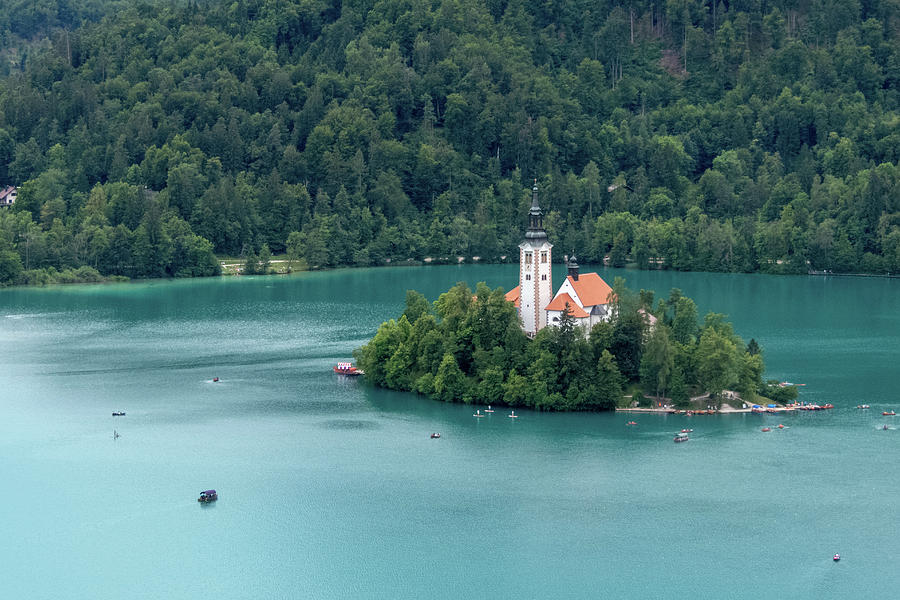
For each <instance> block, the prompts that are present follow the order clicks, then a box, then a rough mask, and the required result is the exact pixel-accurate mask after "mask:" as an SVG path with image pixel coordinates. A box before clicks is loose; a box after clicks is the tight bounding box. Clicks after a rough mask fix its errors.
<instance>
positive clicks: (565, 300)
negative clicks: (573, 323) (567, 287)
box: [544, 293, 588, 319]
mask: <svg viewBox="0 0 900 600" xmlns="http://www.w3.org/2000/svg"><path fill="white" fill-rule="evenodd" d="M566 304H568V305H569V312H571V313H572V316H573V317H575V318H576V319H583V318H585V317H587V316H588V314H587V313H586V312H584V310H582V308H581V307H580V306H578V304H576V302H575V301H574V300H572V297H571V296H569V295H568V294H566V293H562V294H560V295H559V296H557V297H556V298H554V299H553V300H551V301H550V304H548V305H547V308H545V309H544V310H559V311H562V310H565V308H566Z"/></svg>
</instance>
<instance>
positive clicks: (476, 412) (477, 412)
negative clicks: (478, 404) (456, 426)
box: [472, 410, 484, 417]
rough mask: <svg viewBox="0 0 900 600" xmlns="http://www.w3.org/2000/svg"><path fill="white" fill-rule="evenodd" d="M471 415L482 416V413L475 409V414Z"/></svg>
mask: <svg viewBox="0 0 900 600" xmlns="http://www.w3.org/2000/svg"><path fill="white" fill-rule="evenodd" d="M472 416H473V417H483V416H484V415H483V414H481V411H480V410H476V411H475V414H473V415H472Z"/></svg>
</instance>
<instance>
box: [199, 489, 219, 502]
mask: <svg viewBox="0 0 900 600" xmlns="http://www.w3.org/2000/svg"><path fill="white" fill-rule="evenodd" d="M218 499H219V495H218V494H217V493H216V490H205V491H203V492H200V497H199V498H197V502H204V503H205V502H215V501H216V500H218Z"/></svg>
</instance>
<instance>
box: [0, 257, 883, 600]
mask: <svg viewBox="0 0 900 600" xmlns="http://www.w3.org/2000/svg"><path fill="white" fill-rule="evenodd" d="M601 274H602V275H603V276H604V277H605V278H607V279H608V280H610V281H611V280H612V278H613V276H614V275H617V274H621V275H624V276H626V278H627V279H628V283H629V286H630V287H632V288H634V289H639V288H642V287H643V288H648V289H654V290H655V291H656V292H657V297H662V296H666V295H668V290H669V289H670V288H671V287H679V288H681V289H682V290H683V292H684V293H685V294H686V295H688V296H691V297H693V298H694V299H695V300H696V301H697V303H698V306H699V308H700V312H701V314H702V313H704V312H706V311H708V310H715V311H717V312H723V313H726V314H728V315H729V319H730V320H732V321H733V322H734V324H735V328H736V330H737V331H738V333H739V334H740V335H742V336H744V338H745V339H749V338H750V337H755V338H756V339H757V340H758V341H759V342H760V344H761V345H762V346H763V349H764V352H765V357H766V361H767V365H768V369H769V374H770V376H772V377H774V378H777V379H789V380H792V381H800V382H803V383H806V384H807V386H806V387H804V388H803V391H802V397H803V398H804V399H806V400H808V401H812V402H819V403H824V402H831V403H833V404H834V405H835V406H836V407H837V408H836V409H835V410H834V411H831V412H829V413H816V414H796V415H778V416H777V417H771V416H767V415H763V416H759V415H723V416H714V417H699V416H698V417H693V418H688V417H683V416H659V415H652V416H651V415H644V416H640V418H635V420H637V421H638V426H637V427H629V428H626V427H625V426H624V422H625V421H626V420H628V419H625V418H623V417H619V416H616V415H610V414H602V415H571V414H536V413H532V412H530V411H517V414H519V415H520V419H518V420H515V419H508V418H506V411H504V410H503V409H499V410H498V411H497V412H495V413H493V414H492V415H490V416H489V417H487V418H483V419H473V418H472V416H471V414H472V407H467V406H459V405H445V404H441V403H437V402H431V401H428V400H424V399H422V398H420V397H418V396H415V395H408V394H396V393H392V392H388V391H385V390H374V389H371V388H369V387H367V386H365V385H364V383H363V382H362V381H359V380H356V379H348V378H341V377H337V376H335V375H334V374H333V373H332V372H331V366H332V365H333V364H334V363H335V362H337V361H338V360H349V359H351V356H352V350H353V349H354V348H355V347H357V346H359V345H360V344H362V343H364V342H365V341H366V340H367V339H368V338H369V337H370V336H371V335H372V334H373V333H374V331H375V329H376V328H377V326H378V324H380V323H381V322H382V321H384V320H386V319H389V318H394V317H396V316H397V315H399V313H400V312H401V311H402V308H403V306H402V305H403V301H404V297H405V291H406V290H407V289H418V290H420V291H422V292H423V293H425V294H426V295H427V296H428V297H429V299H430V300H434V299H435V298H436V297H437V295H438V294H439V293H441V292H443V291H445V290H446V289H447V288H449V287H450V286H452V285H453V284H454V283H455V282H456V281H458V280H461V279H463V280H466V281H468V282H469V283H470V285H472V286H473V287H474V284H475V283H476V282H477V281H480V280H486V281H488V283H489V284H490V285H492V286H498V285H502V286H504V287H506V288H509V287H512V286H513V285H515V283H516V282H515V277H516V269H515V266H464V267H436V268H408V269H378V270H360V271H336V272H330V273H310V274H304V275H302V276H299V277H292V278H269V279H266V278H240V279H222V280H206V281H177V282H166V283H159V282H148V283H137V284H130V285H112V286H93V287H81V286H73V287H66V288H54V289H41V290H4V291H0V307H2V308H0V315H2V316H4V317H6V318H4V319H0V342H2V347H3V349H4V358H5V360H4V362H3V366H2V367H0V409H2V411H3V412H2V416H3V418H2V419H0V449H2V452H3V455H2V456H3V461H2V463H0V476H2V477H0V481H2V482H3V484H2V485H3V491H4V494H3V497H4V511H5V514H6V519H5V523H6V526H5V527H6V528H5V530H4V533H5V536H4V539H6V540H7V541H9V542H10V543H8V544H7V545H6V549H5V550H3V551H0V560H2V563H3V564H4V570H5V572H6V575H5V576H4V584H3V587H4V593H5V594H9V595H10V597H21V598H55V597H66V598H121V597H129V598H158V597H167V598H195V597H197V596H198V595H203V596H215V597H218V598H248V597H285V598H292V597H310V598H348V597H349V598H387V597H390V598H421V597H426V596H427V597H429V598H460V597H471V598H488V597H500V598H507V597H522V598H595V597H621V598H654V597H670V596H672V595H673V594H678V595H694V596H696V597H737V598H783V597H790V598H817V599H818V598H838V597H871V598H885V597H892V592H893V590H894V589H895V588H896V587H897V585H898V584H900V575H897V571H896V569H895V568H894V563H895V562H896V560H895V559H896V558H897V556H900V542H898V540H900V536H898V534H900V531H898V529H900V527H898V525H897V523H896V522H895V520H894V519H893V518H892V517H891V515H892V513H893V512H894V510H895V506H894V502H893V498H894V497H895V493H896V492H895V489H894V488H895V482H896V480H897V479H898V476H900V467H898V463H897V461H896V460H895V457H896V452H897V447H898V444H900V438H897V435H898V434H897V431H895V430H893V429H889V430H887V431H885V430H882V429H880V427H881V426H882V425H883V424H884V421H885V420H887V419H888V418H887V417H882V416H881V411H882V410H887V409H889V408H897V407H898V405H900V397H898V396H897V394H896V381H895V372H896V361H897V356H898V355H900V319H898V315H900V310H898V309H900V301H898V298H900V295H898V294H897V291H896V290H895V289H894V288H895V286H896V284H897V282H896V281H893V280H878V279H837V278H835V279H827V280H824V279H814V278H804V277H783V278H776V277H766V276H743V275H713V274H681V273H667V272H664V273H650V272H630V271H611V270H608V271H603V272H601ZM555 275H556V281H561V280H562V277H563V270H562V269H557V272H556V273H555ZM214 377H218V378H219V381H218V382H213V378H214ZM860 403H866V404H870V405H871V406H872V408H871V410H869V411H857V410H855V409H853V408H852V407H854V406H856V405H857V404H860ZM495 408H498V407H495ZM113 410H125V411H127V416H125V417H115V418H113V417H111V412H112V411H113ZM895 418H896V417H895ZM777 422H783V423H784V424H785V425H787V428H785V429H784V430H777V429H776V430H773V431H772V432H769V433H762V432H760V428H761V426H762V425H763V424H767V425H769V426H772V427H774V426H775V425H776V424H777ZM682 427H690V428H693V429H694V430H695V432H694V433H693V434H692V439H691V441H690V442H689V443H687V444H678V445H675V444H673V443H672V441H671V440H672V433H673V432H674V431H677V430H679V429H681V428H682ZM891 427H893V425H891ZM114 429H115V430H116V431H117V432H118V433H120V434H121V437H120V438H119V439H116V440H114V439H113V437H112V434H113V430H114ZM433 431H437V432H440V433H441V438H440V439H430V433H431V432H433ZM210 487H214V488H216V489H218V490H219V493H220V498H221V499H220V500H219V502H218V503H217V504H216V505H214V506H209V507H206V506H199V505H198V503H197V502H196V496H197V494H199V492H200V491H201V490H203V489H208V488H210ZM12 541H14V543H13V542H12ZM834 552H840V553H841V554H842V556H843V557H844V559H843V560H842V561H841V562H840V563H839V564H833V563H832V561H831V560H830V558H831V555H832V554H833V553H834Z"/></svg>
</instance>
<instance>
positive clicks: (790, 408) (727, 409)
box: [615, 404, 831, 415]
mask: <svg viewBox="0 0 900 600" xmlns="http://www.w3.org/2000/svg"><path fill="white" fill-rule="evenodd" d="M828 408H831V407H830V405H825V406H818V405H806V404H804V405H801V404H788V405H787V406H776V407H774V408H769V407H763V408H752V407H751V408H734V407H733V406H731V405H730V404H723V405H722V407H721V408H719V409H718V410H716V409H711V410H707V409H697V410H695V409H686V408H685V409H680V408H616V410H615V412H617V413H618V412H622V413H647V414H654V413H656V414H664V415H719V414H735V413H738V414H747V413H751V414H767V413H768V414H772V413H783V412H794V411H798V410H801V411H805V410H827V409H828Z"/></svg>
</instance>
